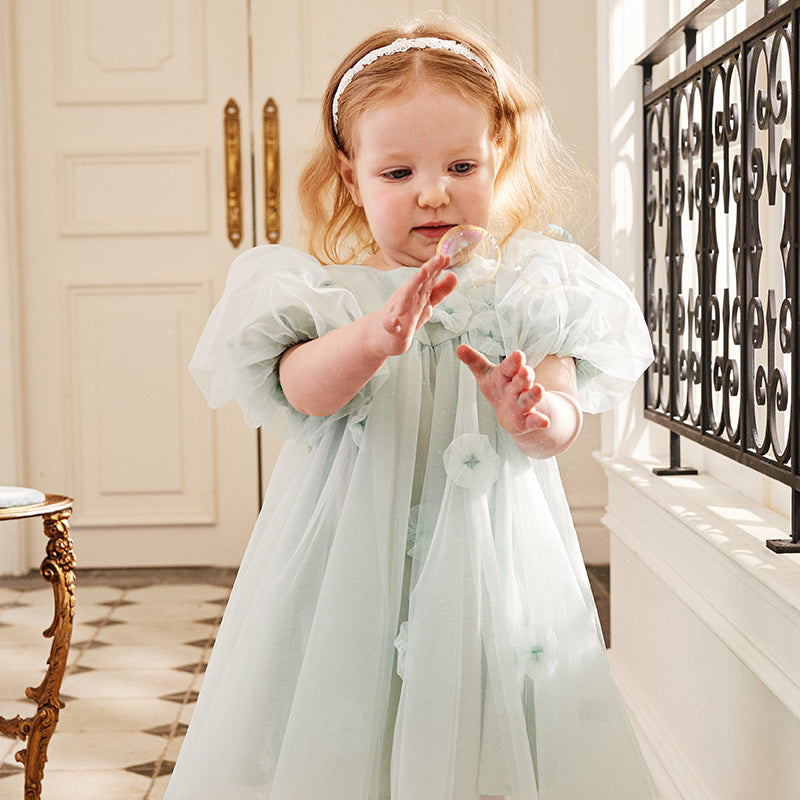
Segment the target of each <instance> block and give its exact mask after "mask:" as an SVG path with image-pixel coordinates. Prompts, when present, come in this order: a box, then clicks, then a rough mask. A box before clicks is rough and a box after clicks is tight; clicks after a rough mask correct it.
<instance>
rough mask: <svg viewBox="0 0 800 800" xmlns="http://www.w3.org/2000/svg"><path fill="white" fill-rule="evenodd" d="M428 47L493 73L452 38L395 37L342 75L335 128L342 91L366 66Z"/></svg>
mask: <svg viewBox="0 0 800 800" xmlns="http://www.w3.org/2000/svg"><path fill="white" fill-rule="evenodd" d="M426 47H427V48H430V49H431V50H449V51H450V52H451V53H457V54H458V55H460V56H464V58H468V59H469V60H470V61H474V62H475V63H476V64H477V65H478V66H479V67H480V68H481V69H482V70H483V71H484V72H486V73H487V74H491V73H490V72H489V68H488V67H487V66H486V64H484V63H483V61H481V59H480V58H478V56H476V55H475V53H473V52H472V50H470V49H469V48H468V47H467V46H466V45H463V44H461V43H460V42H454V41H451V40H450V39H436V38H434V37H433V36H424V37H421V38H419V39H405V38H400V39H395V40H394V41H393V42H392V43H391V44H387V45H386V46H385V47H378V48H377V49H376V50H370V51H369V53H367V54H366V55H365V56H362V57H361V58H359V59H358V61H356V63H355V64H353V66H352V67H350V69H349V70H347V72H345V74H344V75H342V79H341V80H340V81H339V85H338V86H337V87H336V94H334V96H333V106H332V109H331V114H332V116H333V130H334V131H335V132H338V128H339V98H340V97H341V96H342V92H344V90H345V89H346V88H347V87H348V86H349V85H350V81H352V80H353V78H355V76H356V75H358V73H359V72H361V70H362V69H364V67H368V66H369V65H370V64H372V63H373V62H374V61H377V60H378V59H379V58H380V57H381V56H391V55H394V54H395V53H405V52H406V51H407V50H424V49H425V48H426Z"/></svg>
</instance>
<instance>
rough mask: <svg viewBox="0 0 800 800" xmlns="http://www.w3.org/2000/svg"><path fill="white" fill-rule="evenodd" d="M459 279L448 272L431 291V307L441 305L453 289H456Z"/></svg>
mask: <svg viewBox="0 0 800 800" xmlns="http://www.w3.org/2000/svg"><path fill="white" fill-rule="evenodd" d="M457 283H458V278H456V276H455V275H454V274H453V273H452V272H448V273H447V274H446V275H445V276H444V277H443V278H442V279H441V280H440V281H439V282H438V283H437V284H436V285H435V286H434V287H433V289H431V305H432V306H435V305H436V304H437V303H441V302H442V300H444V298H445V297H447V295H449V294H450V292H452V291H453V289H455V288H456V284H457Z"/></svg>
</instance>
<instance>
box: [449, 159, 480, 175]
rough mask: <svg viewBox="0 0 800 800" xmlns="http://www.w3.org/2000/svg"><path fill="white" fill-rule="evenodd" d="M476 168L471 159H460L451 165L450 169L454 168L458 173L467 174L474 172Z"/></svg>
mask: <svg viewBox="0 0 800 800" xmlns="http://www.w3.org/2000/svg"><path fill="white" fill-rule="evenodd" d="M474 168H475V165H474V164H472V163H471V162H469V161H459V162H458V163H457V164H453V166H452V167H450V169H452V170H453V172H455V173H457V174H458V175H466V174H468V173H470V172H472V170H473V169H474Z"/></svg>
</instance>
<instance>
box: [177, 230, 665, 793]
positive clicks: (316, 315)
mask: <svg viewBox="0 0 800 800" xmlns="http://www.w3.org/2000/svg"><path fill="white" fill-rule="evenodd" d="M505 254H506V255H504V261H503V263H502V264H501V267H500V269H499V271H498V273H497V276H496V279H495V280H494V281H493V282H492V283H489V284H485V285H482V286H479V287H476V288H462V287H461V286H459V287H457V288H456V290H455V291H454V292H453V293H452V294H451V295H450V296H449V297H447V298H446V299H445V300H444V301H443V302H442V303H441V304H440V305H438V306H437V307H436V308H435V310H434V314H433V317H432V319H431V320H430V321H429V322H428V323H427V324H426V325H424V326H423V327H422V328H421V329H420V330H419V331H418V332H417V334H416V335H415V337H414V341H413V343H412V345H411V348H410V349H409V350H408V352H406V353H405V354H403V355H401V356H396V357H392V358H390V359H389V360H388V361H387V362H386V363H385V365H384V366H383V367H382V368H381V369H380V370H379V371H378V372H377V374H375V375H374V376H373V378H372V379H371V380H370V381H369V382H368V383H367V384H366V385H365V386H364V388H363V389H362V390H361V391H360V392H359V393H358V395H357V396H356V397H354V398H353V399H352V400H351V401H350V402H349V403H348V404H347V405H346V406H345V407H344V408H342V409H341V410H340V411H338V412H336V413H335V414H332V415H331V416H329V417H325V418H311V417H306V416H304V415H302V414H300V413H299V412H297V411H295V410H294V409H292V408H290V407H289V406H288V404H287V402H286V399H285V397H284V395H283V393H282V391H281V386H280V382H279V379H278V372H277V368H276V365H277V362H278V359H279V358H280V356H281V354H282V353H283V352H284V351H285V350H286V349H287V348H288V347H290V346H292V345H293V344H295V343H297V342H303V341H307V340H310V339H313V338H315V337H319V336H322V335H324V334H325V333H327V332H328V331H331V330H334V329H337V328H340V327H342V326H344V325H347V324H348V323H349V322H351V321H352V320H354V319H357V318H358V317H360V316H362V315H363V314H366V313H369V312H371V311H374V310H376V309H378V308H379V307H380V306H381V305H382V304H383V303H384V301H385V300H386V298H387V297H388V296H389V295H390V294H391V293H392V292H393V291H394V289H395V288H397V287H398V286H399V285H400V284H401V283H403V282H405V281H406V280H407V279H408V278H409V277H410V276H411V274H412V270H411V268H399V269H395V270H392V271H390V272H380V271H377V270H374V269H372V268H369V267H364V266H358V265H347V266H335V267H334V266H321V265H320V264H319V263H318V262H317V261H316V260H315V259H313V258H312V257H310V256H309V255H307V254H305V253H302V252H300V251H298V250H295V249H292V248H287V247H280V246H266V247H257V248H254V249H252V250H249V251H247V252H245V253H243V254H242V255H241V256H240V257H239V258H237V260H236V261H235V263H234V264H233V266H232V268H231V271H230V274H229V277H228V281H227V285H226V288H225V292H224V295H223V297H222V298H221V300H220V301H219V303H218V305H217V306H216V308H215V309H214V311H213V313H212V314H211V317H210V319H209V321H208V324H207V326H206V329H205V331H204V333H203V335H202V338H201V340H200V343H199V344H198V347H197V350H196V352H195V355H194V357H193V359H192V363H191V370H192V373H193V375H194V376H195V378H196V379H197V381H198V383H199V384H200V386H201V388H202V390H203V392H204V394H205V396H206V398H207V400H208V402H209V403H210V404H211V405H212V406H213V407H215V408H216V407H219V406H221V405H222V404H224V403H227V402H229V401H231V400H236V401H237V402H238V404H239V405H240V407H241V409H242V412H243V413H244V416H245V419H246V420H247V422H248V424H250V425H252V426H254V427H256V426H265V427H267V428H272V429H279V430H280V431H281V432H282V435H283V436H284V437H285V438H286V444H285V445H284V447H283V449H282V451H281V454H280V457H279V460H278V462H277V464H276V467H275V470H274V477H273V479H272V482H271V484H270V486H269V489H268V491H267V493H266V498H265V500H264V506H263V509H262V511H261V514H260V516H259V518H258V521H257V523H256V526H255V530H254V531H253V535H252V538H251V540H250V544H249V546H248V549H247V551H246V553H245V555H244V558H243V561H242V565H241V568H240V570H239V574H238V577H237V580H236V584H235V586H234V589H233V591H232V594H231V598H230V601H229V603H228V607H227V610H226V612H225V616H224V619H223V622H222V625H221V628H220V631H219V635H218V638H217V642H216V645H215V647H214V651H213V654H212V657H211V660H210V663H209V665H208V670H207V673H206V675H205V678H204V681H203V686H202V690H201V692H200V697H199V700H198V703H197V708H196V711H195V713H194V716H193V718H192V721H191V724H190V726H189V730H188V733H187V736H186V740H185V743H184V745H183V748H182V750H181V753H180V756H179V758H178V761H177V764H176V766H175V770H174V773H173V776H172V779H171V782H170V785H169V788H168V790H167V794H166V798H167V800H384V798H385V799H387V800H388V799H389V798H391V800H478V798H480V797H481V795H499V796H503V797H506V798H508V799H509V800H537V798H538V800H646V799H647V798H653V797H655V791H654V789H653V786H652V782H651V779H650V776H649V773H648V771H647V768H646V767H645V764H644V761H643V759H642V757H641V754H640V751H639V748H638V745H637V743H636V740H635V737H634V734H633V732H632V729H631V726H630V723H629V721H628V719H627V717H626V714H625V711H624V709H623V707H622V705H621V702H620V699H619V697H618V694H617V690H616V688H615V686H614V683H613V680H612V677H611V674H610V671H609V665H608V661H607V657H606V652H605V647H604V644H603V638H602V634H601V631H600V627H599V623H598V618H597V613H596V610H595V606H594V602H593V599H592V595H591V591H590V588H589V583H588V580H587V576H586V571H585V568H584V565H583V561H582V558H581V554H580V551H579V549H578V542H577V537H576V534H575V530H574V528H573V525H572V521H571V518H570V512H569V508H568V506H567V501H566V499H565V496H564V491H563V489H562V485H561V481H560V478H559V474H558V469H557V466H556V462H555V460H554V459H544V460H533V459H530V458H528V457H527V456H525V455H523V454H522V452H521V451H520V450H519V449H518V447H517V446H516V444H515V443H514V441H513V440H512V439H511V437H510V436H509V435H508V434H507V433H506V432H505V431H504V430H503V429H502V428H500V426H499V425H498V423H497V419H496V417H495V414H494V411H493V409H492V408H491V407H490V406H489V404H488V403H487V402H486V401H485V399H484V398H483V396H482V395H481V393H480V392H479V390H478V389H477V387H476V383H475V380H474V377H473V375H472V373H471V372H470V371H469V370H468V369H467V367H466V366H464V365H463V364H462V363H461V362H460V361H459V360H458V358H457V356H456V348H457V347H458V345H459V344H461V343H462V342H466V343H468V344H470V345H472V346H473V347H474V348H476V349H477V350H479V351H480V352H482V353H483V354H484V355H486V356H487V357H488V358H489V359H490V360H492V361H494V362H498V361H499V360H501V359H502V357H503V356H504V355H505V354H508V353H511V352H512V351H513V350H515V349H521V350H523V351H524V352H525V354H526V355H527V358H528V361H529V363H531V364H533V365H535V364H537V363H539V361H540V360H541V359H542V358H543V357H544V356H546V355H547V354H551V353H552V354H556V355H559V356H572V357H574V358H575V361H576V365H577V375H578V397H579V401H580V404H581V406H582V407H583V409H584V410H585V411H586V412H590V413H596V412H600V411H604V410H606V409H610V408H612V407H613V406H614V405H615V404H616V403H618V402H619V400H620V399H621V398H622V397H624V396H625V395H626V394H627V393H628V392H630V390H631V389H632V387H633V386H634V383H635V382H636V380H637V378H638V377H639V375H640V374H641V373H642V371H643V370H644V369H645V368H646V367H647V365H648V364H649V363H650V361H651V358H652V347H651V344H650V337H649V335H648V331H647V328H646V325H645V323H644V320H643V317H642V313H641V311H640V309H639V307H638V306H637V304H636V302H635V300H634V298H633V296H632V295H631V293H630V291H629V290H628V289H627V287H626V286H625V285H624V284H623V283H622V282H621V281H620V280H619V279H617V278H616V277H615V276H614V275H613V274H612V273H611V272H609V271H608V270H606V269H605V268H604V267H602V266H601V265H600V264H598V263H597V262H596V261H595V260H594V259H593V258H592V257H591V256H589V255H588V254H587V253H585V252H584V251H583V250H581V249H580V248H578V247H577V246H576V245H572V244H567V243H563V242H558V241H554V240H552V239H548V238H546V237H544V236H540V235H536V234H530V233H522V234H518V235H517V236H516V237H515V239H514V240H513V241H512V242H511V243H510V245H509V246H507V247H506V248H505Z"/></svg>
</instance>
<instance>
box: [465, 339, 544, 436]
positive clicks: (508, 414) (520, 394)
mask: <svg viewBox="0 0 800 800" xmlns="http://www.w3.org/2000/svg"><path fill="white" fill-rule="evenodd" d="M457 352H458V357H459V358H460V359H461V360H462V361H463V362H464V363H465V364H466V365H467V366H468V367H469V368H470V369H471V370H472V374H473V375H474V376H475V378H476V379H477V381H478V388H479V389H480V390H481V391H482V392H483V394H484V396H485V397H486V399H487V400H488V401H489V402H490V403H491V404H492V406H493V408H494V410H495V412H496V414H497V419H498V421H499V422H500V424H501V425H502V426H503V427H504V428H505V429H506V430H507V431H508V432H509V433H510V434H511V435H512V436H516V435H518V434H524V433H528V432H529V431H532V430H538V429H542V428H547V427H549V426H550V419H549V418H548V417H547V416H545V415H544V414H542V413H541V412H539V411H537V410H536V407H537V406H538V405H539V403H541V401H542V398H543V397H544V394H545V389H544V386H542V384H540V383H536V382H535V373H534V371H533V369H532V368H531V367H529V366H528V364H527V363H526V361H525V354H524V353H522V352H521V351H520V350H515V351H514V352H513V353H512V354H511V355H510V356H507V357H506V358H504V359H503V360H502V361H501V362H500V363H499V364H492V362H491V361H489V360H488V359H487V358H486V357H485V356H484V355H483V354H482V353H479V352H478V351H477V350H474V349H473V348H472V347H470V346H469V345H467V344H462V345H461V346H460V347H459V348H458V351H457Z"/></svg>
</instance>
